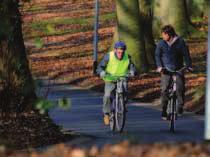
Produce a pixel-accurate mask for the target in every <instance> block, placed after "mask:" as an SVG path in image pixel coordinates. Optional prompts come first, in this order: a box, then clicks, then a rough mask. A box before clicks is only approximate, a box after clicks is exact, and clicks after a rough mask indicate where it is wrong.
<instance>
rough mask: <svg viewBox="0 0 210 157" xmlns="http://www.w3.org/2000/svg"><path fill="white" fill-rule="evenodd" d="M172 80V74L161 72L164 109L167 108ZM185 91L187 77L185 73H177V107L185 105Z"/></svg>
mask: <svg viewBox="0 0 210 157" xmlns="http://www.w3.org/2000/svg"><path fill="white" fill-rule="evenodd" d="M171 81H172V75H170V74H161V104H162V107H163V111H166V110H167V105H168V100H169V93H168V91H169V90H168V89H169V87H170V83H171ZM184 93H185V78H184V75H180V74H179V75H177V77H176V96H177V103H178V106H177V107H183V105H184Z"/></svg>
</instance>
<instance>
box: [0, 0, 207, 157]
mask: <svg viewBox="0 0 210 157" xmlns="http://www.w3.org/2000/svg"><path fill="white" fill-rule="evenodd" d="M21 12H22V19H23V35H24V40H25V45H26V50H27V54H28V59H29V62H30V69H31V71H32V73H33V76H34V78H42V79H50V80H53V81H54V83H59V84H66V85H76V86H80V87H84V88H88V89H91V90H95V91H99V92H103V85H104V83H103V81H102V80H101V79H100V78H98V77H97V76H94V75H93V73H92V63H93V59H92V54H93V21H94V1H93V0H72V1H69V0H59V1H56V0H31V1H30V3H26V4H24V5H23V6H22V7H21ZM99 21H100V25H99V27H100V29H99V60H100V59H101V58H102V56H103V55H104V54H105V53H106V52H107V51H108V50H109V47H110V45H111V44H112V41H113V40H112V38H113V32H114V26H115V24H116V15H115V5H114V0H103V1H101V4H100V19H99ZM195 24H196V25H197V29H198V30H199V31H200V32H204V33H206V34H207V27H208V23H207V17H204V18H203V20H202V21H198V22H197V21H196V22H195ZM187 44H188V46H189V50H190V53H191V56H192V61H193V68H194V72H193V73H188V74H186V104H185V108H186V109H187V110H190V111H193V112H199V113H203V111H204V97H199V94H198V93H196V91H197V90H196V89H197V88H200V87H201V85H204V84H205V81H206V57H207V35H206V37H202V38H200V37H199V38H189V39H187ZM159 84H160V76H159V74H158V73H156V72H155V71H154V69H152V70H151V71H150V72H148V73H145V74H141V75H139V76H138V77H136V78H135V79H132V80H131V81H130V83H129V90H130V91H129V95H130V97H131V98H132V99H134V100H136V101H140V102H157V100H158V98H159V97H160V86H159ZM200 90H201V91H202V90H204V89H200ZM195 94H197V96H196V98H195ZM22 116H23V117H22V118H21V122H18V123H17V122H16V121H15V120H14V121H11V122H8V124H9V123H10V124H14V127H15V126H18V125H19V126H18V127H17V128H16V129H18V128H25V127H26V126H29V125H31V122H33V126H32V127H34V126H35V128H36V130H33V131H32V132H28V129H29V130H30V128H25V129H26V130H25V132H24V129H22V130H20V131H19V132H18V133H17V131H16V132H12V131H11V132H9V134H10V135H11V134H12V135H14V137H13V136H11V137H10V138H11V141H12V143H14V139H16V142H17V143H14V144H16V145H17V144H21V143H22V145H20V148H22V147H25V146H26V147H39V146H41V145H45V144H53V143H58V142H59V141H62V139H64V138H65V139H67V138H66V136H64V135H63V134H60V131H59V130H60V129H59V127H58V126H55V125H54V124H52V122H51V120H50V119H49V118H48V117H45V116H43V117H37V116H34V113H31V114H28V115H27V114H26V115H22ZM44 119H45V120H46V121H45V120H44ZM41 122H43V125H41V126H42V127H41V128H40V124H42V123H41ZM48 125H50V128H49V129H47V127H48ZM10 126H11V125H10ZM43 126H44V127H43ZM4 130H5V129H4ZM7 130H12V128H9V127H8V129H7ZM13 130H15V129H13ZM38 130H42V132H40V131H38ZM54 131H55V132H54ZM26 132H28V134H27V133H26ZM37 132H38V134H39V135H38V134H37ZM53 132H54V133H53ZM3 134H5V135H6V134H7V133H3ZM9 134H8V135H9ZM17 134H20V135H22V139H23V141H26V142H25V143H24V142H21V139H20V138H19V139H18V138H16V137H21V136H16V135H17ZM29 134H30V135H29ZM5 137H6V138H7V136H5ZM26 137H28V140H25V139H24V138H26ZM32 137H33V138H32ZM46 137H49V138H46ZM53 138H56V139H53ZM69 138H71V137H69ZM37 139H39V140H41V141H39V142H38V141H37ZM43 139H46V140H47V141H44V140H43ZM3 140H4V139H3ZM32 141H36V142H37V143H36V142H34V143H33V142H32ZM8 142H10V140H8ZM10 143H11V142H10ZM131 145H132V146H133V147H130V146H131ZM151 147H152V148H153V149H151ZM128 148H129V149H128ZM55 152H56V153H55ZM137 152H139V154H141V155H142V157H150V156H157V157H158V156H161V157H162V156H163V155H164V156H167V157H173V156H187V157H188V156H196V155H197V156H198V155H200V156H202V155H203V156H204V157H205V156H209V155H208V154H210V148H209V145H205V144H192V143H182V144H178V145H176V146H175V145H168V144H153V145H133V144H129V143H127V142H124V143H121V144H118V145H115V146H110V145H107V146H105V147H104V148H102V149H100V150H99V149H98V148H96V147H93V148H92V149H90V150H85V149H84V150H82V149H78V148H75V149H74V148H69V147H68V146H65V145H63V144H60V145H57V146H54V147H52V148H51V149H49V150H48V151H46V152H44V153H41V154H39V153H35V152H32V153H31V152H30V153H23V154H16V153H14V152H13V151H10V150H7V149H4V148H3V147H0V156H33V157H35V156H50V157H53V156H56V155H57V156H59V157H60V156H73V157H85V156H88V154H89V156H113V155H117V156H122V157H123V156H135V155H136V154H137Z"/></svg>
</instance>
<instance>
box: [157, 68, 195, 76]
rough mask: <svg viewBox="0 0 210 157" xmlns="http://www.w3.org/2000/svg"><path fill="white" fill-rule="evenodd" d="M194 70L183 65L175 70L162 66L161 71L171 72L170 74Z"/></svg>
mask: <svg viewBox="0 0 210 157" xmlns="http://www.w3.org/2000/svg"><path fill="white" fill-rule="evenodd" d="M192 71H193V70H192V69H191V68H188V67H182V68H181V69H179V70H175V71H172V70H170V69H167V68H162V70H161V72H162V73H166V74H167V73H169V74H177V73H178V74H183V73H184V72H192Z"/></svg>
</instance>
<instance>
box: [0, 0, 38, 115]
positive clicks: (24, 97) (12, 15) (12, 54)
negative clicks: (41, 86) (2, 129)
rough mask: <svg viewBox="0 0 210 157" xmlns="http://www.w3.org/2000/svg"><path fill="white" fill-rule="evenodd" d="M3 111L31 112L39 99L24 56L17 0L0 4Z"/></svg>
mask: <svg viewBox="0 0 210 157" xmlns="http://www.w3.org/2000/svg"><path fill="white" fill-rule="evenodd" d="M0 26H1V27H0V82H1V85H0V86H1V88H0V98H1V100H0V109H1V110H2V111H3V112H8V111H18V110H25V109H26V108H27V109H31V107H32V106H31V104H30V105H29V101H31V100H33V99H35V98H36V95H35V91H34V84H33V79H32V76H31V73H30V70H29V64H28V60H27V57H26V53H25V46H24V41H23V36H22V28H21V16H20V12H19V10H18V1H15V0H2V1H1V2H0Z"/></svg>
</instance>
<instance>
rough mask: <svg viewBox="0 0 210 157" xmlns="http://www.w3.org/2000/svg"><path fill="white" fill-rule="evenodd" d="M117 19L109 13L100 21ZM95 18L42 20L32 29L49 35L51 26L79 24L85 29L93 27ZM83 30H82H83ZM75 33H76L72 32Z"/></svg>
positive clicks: (102, 16) (32, 26)
mask: <svg viewBox="0 0 210 157" xmlns="http://www.w3.org/2000/svg"><path fill="white" fill-rule="evenodd" d="M115 17H116V14H115V13H108V14H104V15H101V16H100V21H106V20H112V19H114V18H115ZM93 22H94V17H88V18H66V19H63V18H56V19H50V20H42V21H39V22H34V23H32V24H31V28H32V29H34V30H36V31H41V32H44V33H47V32H48V31H47V26H48V25H51V26H53V27H56V26H58V25H73V24H79V25H81V26H82V28H83V29H84V26H87V25H90V24H92V25H93ZM83 29H81V30H83ZM72 33H74V32H72Z"/></svg>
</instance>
